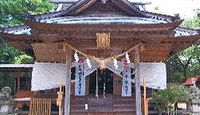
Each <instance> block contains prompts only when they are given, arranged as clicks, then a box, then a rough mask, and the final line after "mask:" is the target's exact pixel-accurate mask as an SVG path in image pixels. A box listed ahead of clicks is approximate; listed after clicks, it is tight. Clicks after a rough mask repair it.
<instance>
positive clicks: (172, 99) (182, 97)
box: [152, 84, 192, 110]
mask: <svg viewBox="0 0 200 115" xmlns="http://www.w3.org/2000/svg"><path fill="white" fill-rule="evenodd" d="M191 98H192V95H191V94H190V90H189V89H188V88H187V87H185V86H183V85H177V84H168V87H167V89H165V90H159V91H157V92H154V93H153V98H152V99H153V100H152V101H153V102H154V103H155V105H156V107H157V109H159V110H167V109H168V108H171V107H173V106H174V104H175V103H177V102H179V101H188V100H189V99H191Z"/></svg>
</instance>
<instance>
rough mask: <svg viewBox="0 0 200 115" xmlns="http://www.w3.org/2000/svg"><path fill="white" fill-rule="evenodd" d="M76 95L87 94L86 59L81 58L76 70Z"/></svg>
mask: <svg viewBox="0 0 200 115" xmlns="http://www.w3.org/2000/svg"><path fill="white" fill-rule="evenodd" d="M75 96H85V77H84V60H83V59H79V61H78V63H76V71H75Z"/></svg>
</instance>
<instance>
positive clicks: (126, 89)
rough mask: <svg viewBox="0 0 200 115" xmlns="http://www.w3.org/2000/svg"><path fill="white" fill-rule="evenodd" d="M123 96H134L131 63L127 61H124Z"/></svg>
mask: <svg viewBox="0 0 200 115" xmlns="http://www.w3.org/2000/svg"><path fill="white" fill-rule="evenodd" d="M122 66H123V71H122V77H123V78H122V94H121V96H123V97H130V96H132V88H131V68H130V65H129V63H127V60H126V59H123V60H122Z"/></svg>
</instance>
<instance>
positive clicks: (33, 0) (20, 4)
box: [0, 0, 54, 25]
mask: <svg viewBox="0 0 200 115" xmlns="http://www.w3.org/2000/svg"><path fill="white" fill-rule="evenodd" d="M53 8H54V6H53V4H51V3H49V2H48V0H0V24H2V25H16V24H20V23H22V21H23V19H25V16H27V14H40V13H44V12H48V11H50V10H52V9H53Z"/></svg>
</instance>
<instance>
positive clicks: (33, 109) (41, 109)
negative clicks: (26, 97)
mask: <svg viewBox="0 0 200 115" xmlns="http://www.w3.org/2000/svg"><path fill="white" fill-rule="evenodd" d="M29 115H51V99H41V98H33V99H31V103H30V110H29Z"/></svg>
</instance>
